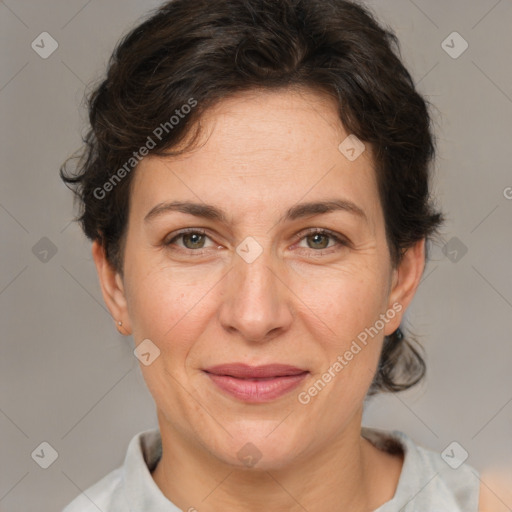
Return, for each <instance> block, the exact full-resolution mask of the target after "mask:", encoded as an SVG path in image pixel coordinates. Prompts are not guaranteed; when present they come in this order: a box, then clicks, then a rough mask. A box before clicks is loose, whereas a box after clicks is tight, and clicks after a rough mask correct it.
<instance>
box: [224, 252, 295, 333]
mask: <svg viewBox="0 0 512 512" xmlns="http://www.w3.org/2000/svg"><path fill="white" fill-rule="evenodd" d="M272 259H273V257H272V254H270V251H269V250H264V251H263V253H262V254H260V256H259V257H258V258H257V259H256V260H255V261H252V262H251V263H248V262H246V261H245V260H244V259H243V258H241V257H239V256H238V255H235V257H234V261H233V267H232V268H231V271H230V272H228V274H227V276H226V280H227V281H226V283H225V286H226V289H225V293H224V295H223V301H222V304H221V305H220V308H219V320H220V323H221V325H222V327H223V328H224V329H225V330H226V331H227V332H228V333H229V334H230V335H231V336H238V337H240V338H242V339H244V340H246V341H250V342H265V341H269V340H271V339H273V338H275V337H276V336H278V335H279V334H282V333H284V332H286V331H287V330H288V329H289V328H290V325H291V323H292V320H293V317H294V314H293V303H292V296H293V293H292V291H291V290H290V289H289V287H288V286H287V283H286V276H285V273H284V272H283V269H282V267H281V266H280V265H279V262H275V261H272ZM274 260H275V258H274ZM279 267H281V269H280V268H279ZM280 270H281V271H280Z"/></svg>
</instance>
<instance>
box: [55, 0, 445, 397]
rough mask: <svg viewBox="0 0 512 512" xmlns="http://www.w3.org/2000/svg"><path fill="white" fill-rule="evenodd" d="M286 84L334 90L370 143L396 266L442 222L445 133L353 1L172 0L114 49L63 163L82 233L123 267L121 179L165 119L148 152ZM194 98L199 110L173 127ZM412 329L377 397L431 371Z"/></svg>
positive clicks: (125, 202) (345, 114) (125, 191)
mask: <svg viewBox="0 0 512 512" xmlns="http://www.w3.org/2000/svg"><path fill="white" fill-rule="evenodd" d="M283 87H307V88H311V89H314V90H317V91H323V92H326V93H327V94H329V95H330V96H331V97H333V98H334V99H335V100H336V102H337V105H338V106H339V117H340V120H341V122H342V123H343V125H344V127H345V129H346V130H347V131H348V132H349V133H352V134H354V135H356V136H357V137H358V138H359V139H360V140H362V141H364V142H367V143H369V144H371V146H372V148H373V151H374V155H375V160H376V161H375V166H376V173H377V181H378V187H379V195H380V199H381V202H382V207H383V211H384V217H385V226H386V236H387V240H388V246H389V250H390V255H391V259H392V262H393V265H394V266H397V265H398V264H399V262H400V261H401V256H402V254H403V251H404V250H406V249H407V248H409V247H411V246H412V245H414V244H415V243H416V242H418V241H420V240H421V239H423V238H426V239H427V241H428V240H429V239H430V238H432V237H433V236H434V235H435V234H436V231H437V229H438V227H439V226H440V225H441V223H442V222H443V221H444V218H443V215H442V214H441V213H440V212H437V211H435V210H434V207H433V204H432V202H431V198H430V194H429V179H430V172H431V171H430V164H431V161H432V160H433V158H434V154H435V147H434V146H435V141H434V137H433V133H432V130H431V118H430V115H429V112H428V106H427V101H426V100H425V99H424V98H423V97H422V96H421V95H420V94H419V93H418V92H417V91H416V89H415V86H414V82H413V80H412V78H411V76H410V74H409V72H408V71H407V69H406V68H405V67H404V65H403V64H402V62H401V57H400V48H399V43H398V40H397V38H396V36H395V35H394V33H393V32H392V31H391V30H390V29H388V28H384V27H382V26H381V25H380V24H379V23H378V22H377V21H376V19H375V17H374V15H373V14H372V13H371V12H370V10H369V9H368V8H366V7H364V6H362V5H360V4H358V3H355V2H352V1H346V0H172V1H169V2H166V3H164V4H163V5H162V6H161V7H160V8H158V9H156V10H155V11H154V12H151V13H150V15H149V16H148V18H147V19H146V20H145V21H143V22H142V23H141V24H139V25H138V26H137V27H135V28H134V29H133V30H131V31H130V32H129V33H128V34H126V35H125V36H124V37H123V38H122V40H121V41H120V42H119V43H118V45H117V46H116V49H115V51H114V53H113V55H112V57H111V59H110V62H109V65H108V72H107V75H106V77H105V78H104V80H102V81H101V83H100V84H99V85H97V87H96V88H95V89H94V90H93V91H92V93H91V94H90V95H89V97H88V108H89V120H90V129H89V131H88V133H87V136H86V137H85V138H84V146H83V148H81V150H80V151H81V153H80V155H79V161H78V164H77V170H76V172H75V173H74V174H68V173H67V171H66V167H67V162H68V161H69V160H71V159H68V161H66V163H65V164H63V166H62V167H61V169H60V175H61V177H62V179H63V180H64V181H65V182H66V184H67V185H68V186H69V187H70V188H71V189H72V190H73V191H74V192H75V194H76V197H77V198H78V200H79V203H80V206H81V211H80V216H79V217H77V220H78V221H79V222H80V223H81V226H82V229H83V231H84V233H85V234H86V236H87V237H88V238H89V239H91V240H100V241H101V243H102V245H103V247H104V249H105V253H106V256H107V258H108V260H109V262H110V263H111V264H112V266H113V267H114V268H115V269H117V270H118V271H119V272H120V273H121V274H122V272H123V252H124V240H125V235H126V226H127V218H128V209H129V199H130V184H131V183H132V181H133V172H131V173H130V172H122V173H121V174H122V176H123V178H122V179H119V180H117V179H116V173H118V174H117V178H119V171H120V170H121V169H122V168H123V166H124V169H125V171H127V168H126V162H127V161H129V160H130V158H132V156H133V153H134V151H137V150H138V149H139V148H140V147H142V146H144V144H145V143H146V142H147V141H148V136H149V135H150V134H152V133H154V132H155V128H156V127H158V126H163V127H165V130H164V129H162V130H161V132H162V133H161V134H160V135H161V138H159V140H158V141H155V140H154V139H156V138H157V137H154V138H153V139H152V140H153V142H154V143H155V146H154V147H153V148H152V149H151V150H150V153H152V154H154V155H160V156H163V155H170V154H178V152H173V148H175V147H176V146H177V145H178V143H179V142H181V141H182V140H184V138H185V137H186V135H187V134H188V133H190V131H191V128H192V127H193V126H196V127H197V126H198V124H197V121H198V120H199V118H200V117H201V115H202V113H204V112H205V111H206V110H207V109H208V108H210V107H211V106H213V105H214V104H215V103H216V102H218V101H220V100H222V99H223V98H226V97H227V96H229V95H232V94H234V93H236V92H238V91H244V90H249V89H255V88H265V89H278V88H283ZM191 101H193V102H195V104H194V108H190V109H186V112H187V114H186V115H184V116H179V122H177V123H171V122H170V119H171V118H172V117H173V116H175V117H176V116H177V115H178V114H179V112H182V110H181V109H182V107H183V106H184V105H192V103H191ZM178 111H179V112H178ZM166 123H167V124H166ZM164 131H165V133H164ZM158 133H160V132H158ZM193 140H195V137H193V138H192V141H193ZM185 149H186V148H185ZM185 149H183V150H181V151H180V152H183V151H185ZM74 158H78V157H74ZM128 170H129V169H128ZM113 180H116V181H113ZM106 183H111V185H110V186H108V187H105V184H106ZM98 190H101V191H102V192H101V195H103V192H105V194H106V191H107V190H108V198H107V199H106V200H104V197H101V198H98V196H99V195H100V194H99V193H98ZM408 338H409V337H403V336H402V334H401V332H400V331H398V332H395V333H393V334H392V335H390V336H387V337H386V338H385V341H384V346H383V350H382V354H381V360H380V364H379V369H378V371H377V374H376V375H375V378H374V381H373V382H372V385H371V387H370V390H369V395H373V394H375V393H377V392H379V391H401V390H404V389H408V388H409V387H411V386H413V385H415V384H416V383H418V382H419V381H420V380H421V379H422V378H423V376H424V375H425V362H424V360H423V358H422V357H421V355H420V354H419V352H418V351H417V350H416V349H415V348H414V347H413V345H412V344H411V343H410V342H409V340H408ZM420 347H421V346H420Z"/></svg>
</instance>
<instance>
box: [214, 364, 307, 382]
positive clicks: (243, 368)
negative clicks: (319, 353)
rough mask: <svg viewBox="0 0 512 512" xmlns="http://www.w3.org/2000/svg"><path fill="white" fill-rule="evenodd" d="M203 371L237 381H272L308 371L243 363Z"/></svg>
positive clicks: (278, 365)
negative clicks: (233, 378)
mask: <svg viewBox="0 0 512 512" xmlns="http://www.w3.org/2000/svg"><path fill="white" fill-rule="evenodd" d="M204 371H205V372H207V373H211V374H213V375H224V376H229V377H235V378H237V379H272V378H276V377H289V376H295V375H300V374H302V373H306V372H307V371H308V370H305V369H304V368H297V367H296V366H291V365H287V364H266V365H261V366H250V365H247V364H243V363H228V364H220V365H217V366H212V367H210V368H206V369H205V370H204Z"/></svg>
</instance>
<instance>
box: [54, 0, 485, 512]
mask: <svg viewBox="0 0 512 512" xmlns="http://www.w3.org/2000/svg"><path fill="white" fill-rule="evenodd" d="M89 108H90V122H91V128H90V132H89V134H88V137H87V139H86V145H85V147H84V151H83V155H82V159H81V160H80V164H79V169H78V171H77V173H76V175H75V176H73V175H68V174H66V173H65V170H64V169H62V170H61V175H62V177H63V179H64V180H65V181H66V183H68V184H69V185H70V187H72V188H73V190H74V191H75V192H76V194H77V197H78V198H79V200H80V204H81V206H82V211H81V216H80V219H79V220H80V222H81V225H82V227H83V229H84V232H85V234H86V235H87V236H88V237H89V238H90V239H91V240H92V241H93V248H92V251H93V257H94V261H95V264H96V267H97V270H98V275H99V280H100V284H101V288H102V292H103V297H104V300H105V302H106V305H107V306H108V308H109V310H110V312H111V313H112V316H113V318H114V319H115V321H116V324H117V327H118V329H119V331H120V332H121V333H123V334H125V335H127V336H133V338H134V341H135V346H136V347H135V351H134V352H135V355H136V356H137V357H138V358H139V360H140V366H141V369H142V372H143V376H144V379H145V381H146V383H147V385H148V388H149V390H150V392H151V394H152V396H153V398H154V400H155V404H156V408H157V414H158V423H159V429H158V430H153V431H146V432H141V433H139V434H138V435H136V436H135V437H134V438H133V439H132V441H131V443H130V445H129V447H128V451H127V455H126V460H125V463H124V465H123V467H122V468H118V469H117V470H115V471H114V472H112V473H110V474H109V475H107V476H106V477H105V478H103V479H102V480H101V481H100V482H98V483H97V484H95V485H94V486H93V487H92V488H90V489H88V490H87V491H85V493H83V494H82V495H80V496H78V497H77V498H76V500H74V501H73V502H72V503H71V504H70V505H68V507H66V509H65V512H74V511H88V510H97V509H100V510H102V511H103V512H110V511H124V510H126V511H127V510H134V511H135V510H137V511H139V510H144V511H148V512H149V511H157V510H158V511H176V510H188V511H194V510H197V511H199V512H210V511H225V510H229V511H235V512H236V511H260V510H269V511H292V512H294V511H299V510H300V511H303V510H308V511H310V512H313V511H319V510H322V511H323V510H329V511H342V510H343V511H348V510H350V511H351V512H359V511H361V512H362V511H378V512H390V511H398V510H402V511H419V510H421V511H434V510H435V511H441V510H442V511H443V512H452V511H453V512H455V511H464V512H469V511H472V510H475V511H476V510H477V509H478V501H479V483H480V482H479V476H478V472H477V471H476V470H475V469H474V468H472V467H470V466H468V465H467V464H465V463H464V464H463V463H462V461H458V462H456V463H452V464H451V465H449V464H448V463H447V462H445V460H443V458H441V457H440V455H439V454H438V453H436V452H433V451H430V450H428V449H426V448H423V447H421V446H419V445H417V444H415V443H414V442H413V440H412V439H411V438H410V437H409V436H407V435H406V434H405V433H403V432H400V431H396V430H395V431H392V432H386V431H382V430H378V429H370V428H367V427H362V426H361V419H362V412H363V404H364V401H365V398H366V397H370V396H372V395H375V394H376V393H379V392H399V391H401V390H405V389H408V388H410V387H411V386H413V385H415V384H416V383H418V382H419V381H420V380H421V379H422V377H423V376H424V373H425V364H424V361H423V359H422V357H421V355H420V353H419V352H418V351H417V350H416V349H415V348H414V346H413V343H412V341H413V340H412V339H411V340H409V338H410V336H409V335H408V336H405V335H404V334H403V332H402V331H401V330H400V323H401V320H402V318H403V315H404V313H405V311H406V309H407V307H408V306H409V304H410V303H411V300H412V299H413V297H414V294H415V291H416V289H417V287H418V285H419V282H420V279H421V277H422V273H423V270H424V266H425V259H426V257H427V254H426V252H427V246H426V244H427V242H428V241H429V240H430V239H431V238H432V237H433V236H434V235H435V234H436V232H437V229H438V227H439V226H440V225H441V223H442V221H443V216H442V214H441V213H440V212H438V211H436V210H435V208H434V206H433V204H432V203H431V198H430V195H429V179H430V176H429V172H430V171H429V169H430V164H431V162H432V159H433V157H434V139H433V134H432V133H431V129H430V117H429V113H428V109H427V104H426V101H425V100H424V99H423V98H422V97H421V96H420V95H419V94H418V93H417V91H416V90H415V88H414V85H413V81H412V79H411V77H410V75H409V73H408V71H407V70H406V69H405V68H404V66H403V64H402V63H401V61H400V58H399V51H398V45H397V40H396V37H395V36H394V35H393V34H392V33H391V32H390V31H388V30H386V29H384V28H382V27H381V26H380V25H379V24H378V22H377V21H376V20H375V19H374V17H373V16H372V14H371V13H370V12H369V11H368V10H367V9H365V8H363V7H361V6H360V5H357V4H355V3H352V2H348V1H342V0H321V1H320V0H174V1H171V2H168V3H166V4H164V5H162V7H161V8H159V9H158V10H157V11H156V12H154V13H152V16H151V17H150V18H148V19H147V20H146V21H145V22H144V23H142V24H141V25H140V26H138V27H136V28H135V29H134V30H132V31H131V32H130V33H129V34H128V35H127V36H126V37H125V38H124V39H123V40H122V41H121V42H120V44H119V45H118V47H117V49H116V51H115V52H114V55H113V57H112V59H111V61H110V64H109V69H108V74H107V77H106V79H105V80H104V81H103V82H102V83H101V84H100V85H99V86H98V87H97V89H96V90H95V91H94V93H93V94H92V96H91V98H90V104H89Z"/></svg>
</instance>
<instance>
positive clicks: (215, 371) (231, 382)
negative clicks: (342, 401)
mask: <svg viewBox="0 0 512 512" xmlns="http://www.w3.org/2000/svg"><path fill="white" fill-rule="evenodd" d="M203 371H204V372H205V373H206V374H207V375H208V376H209V377H210V379H211V381H212V382H213V383H214V384H215V385H216V387H217V388H218V389H219V390H220V391H222V392H223V393H224V394H227V395H229V396H231V397H233V398H236V399H237V400H241V401H243V402H250V403H263V402H269V401H271V400H276V399H277V398H280V397H282V396H284V395H285V394H287V393H289V392H290V391H292V390H293V389H294V388H296V387H297V386H298V385H299V384H300V383H301V382H302V381H303V380H304V379H305V378H306V377H307V375H309V371H308V370H305V369H302V368H298V367H296V366H291V365H283V364H269V365H262V366H249V365H246V364H242V363H230V364H224V365H217V366H214V367H210V368H208V369H206V370H203Z"/></svg>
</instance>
